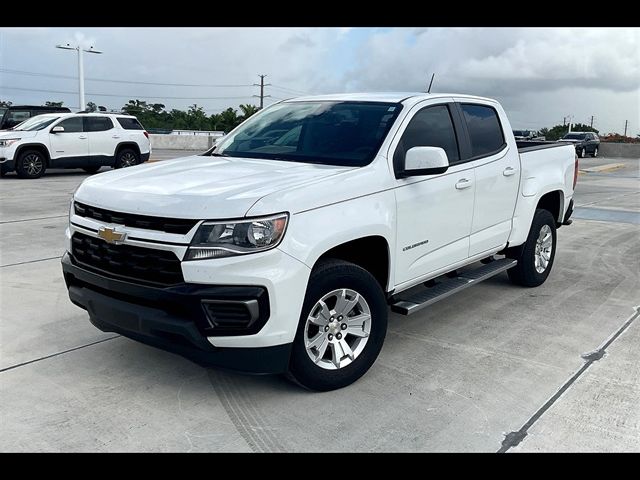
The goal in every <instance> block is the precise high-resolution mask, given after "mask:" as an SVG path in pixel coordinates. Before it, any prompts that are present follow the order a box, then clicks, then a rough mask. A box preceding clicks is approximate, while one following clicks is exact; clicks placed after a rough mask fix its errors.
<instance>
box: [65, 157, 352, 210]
mask: <svg viewBox="0 0 640 480" xmlns="http://www.w3.org/2000/svg"><path fill="white" fill-rule="evenodd" d="M348 170H352V168H351V167H338V166H332V165H314V164H308V163H295V162H286V161H275V160H263V159H249V158H236V157H233V158H232V157H208V156H190V157H184V158H178V159H174V160H165V161H162V162H157V163H147V164H143V165H138V166H135V167H129V168H124V169H118V170H112V171H109V172H105V173H101V174H98V175H94V176H92V177H89V178H88V179H86V180H85V181H84V182H82V184H81V185H80V187H79V188H78V189H77V190H76V193H75V196H74V198H75V199H76V200H78V201H80V202H83V203H87V204H88V205H92V206H95V207H100V208H105V209H107V210H114V211H120V212H126V213H139V214H143V215H153V216H163V217H173V218H193V219H218V218H238V217H243V216H245V214H246V213H247V211H248V210H249V209H250V208H251V206H252V205H254V204H255V203H256V202H257V201H259V200H260V199H261V198H262V197H264V196H266V195H269V194H271V193H274V192H282V191H285V190H287V189H289V188H294V187H300V186H303V185H305V184H313V183H316V182H319V181H320V180H324V179H326V178H327V177H330V176H333V175H337V174H340V173H342V172H345V171H348ZM272 213H276V212H272Z"/></svg>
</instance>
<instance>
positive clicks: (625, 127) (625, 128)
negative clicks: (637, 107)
mask: <svg viewBox="0 0 640 480" xmlns="http://www.w3.org/2000/svg"><path fill="white" fill-rule="evenodd" d="M628 124H629V120H625V121H624V136H625V137H626V136H627V125H628Z"/></svg>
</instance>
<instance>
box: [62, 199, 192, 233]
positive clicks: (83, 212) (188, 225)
mask: <svg viewBox="0 0 640 480" xmlns="http://www.w3.org/2000/svg"><path fill="white" fill-rule="evenodd" d="M74 207H75V212H76V215H79V216H81V217H86V218H93V219H94V220H100V221H101V222H105V223H117V224H118V225H126V226H127V227H135V228H144V229H146V230H158V231H161V232H166V233H179V234H181V235H184V234H186V233H187V232H188V231H189V230H191V229H192V228H193V227H194V226H195V224H196V223H198V220H189V219H186V218H163V217H150V216H148V215H136V214H133V213H122V212H112V211H110V210H104V209H102V208H97V207H92V206H90V205H85V204H84V203H80V202H74Z"/></svg>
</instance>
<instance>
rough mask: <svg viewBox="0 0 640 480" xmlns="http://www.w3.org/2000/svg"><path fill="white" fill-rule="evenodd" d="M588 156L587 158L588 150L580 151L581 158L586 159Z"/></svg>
mask: <svg viewBox="0 0 640 480" xmlns="http://www.w3.org/2000/svg"><path fill="white" fill-rule="evenodd" d="M586 156H587V149H586V148H582V149H580V158H584V157H586Z"/></svg>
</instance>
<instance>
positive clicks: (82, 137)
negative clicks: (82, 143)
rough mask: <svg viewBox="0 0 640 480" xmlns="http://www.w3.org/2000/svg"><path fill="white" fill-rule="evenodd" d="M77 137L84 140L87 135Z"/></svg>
mask: <svg viewBox="0 0 640 480" xmlns="http://www.w3.org/2000/svg"><path fill="white" fill-rule="evenodd" d="M78 138H80V139H82V140H86V138H87V136H86V135H80V136H79V137H78Z"/></svg>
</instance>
